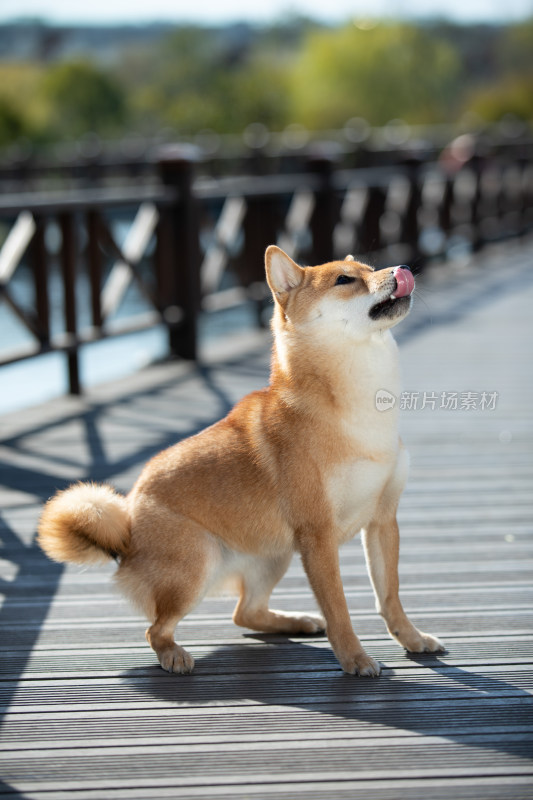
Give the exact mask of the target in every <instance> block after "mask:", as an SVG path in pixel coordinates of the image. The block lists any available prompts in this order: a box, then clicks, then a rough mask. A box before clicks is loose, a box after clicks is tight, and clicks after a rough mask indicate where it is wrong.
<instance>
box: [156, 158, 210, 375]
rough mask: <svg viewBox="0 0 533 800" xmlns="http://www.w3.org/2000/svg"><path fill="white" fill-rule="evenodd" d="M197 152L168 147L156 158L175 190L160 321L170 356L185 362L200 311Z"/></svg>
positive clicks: (191, 354) (192, 352)
mask: <svg viewBox="0 0 533 800" xmlns="http://www.w3.org/2000/svg"><path fill="white" fill-rule="evenodd" d="M197 160H198V151H197V150H196V149H195V148H192V147H185V146H179V145H177V146H171V147H169V148H164V149H163V150H162V151H161V153H160V155H159V161H158V163H159V170H160V174H161V179H162V181H163V183H164V184H165V186H170V187H172V188H174V189H175V190H176V193H177V197H176V199H175V202H174V203H173V205H172V207H171V209H170V214H169V222H170V226H171V238H172V255H171V258H166V257H165V258H164V260H163V262H162V264H161V265H160V267H161V268H162V269H164V270H165V271H166V273H167V274H166V275H164V276H163V275H161V278H162V279H163V280H164V284H165V286H166V287H167V289H166V291H167V292H168V295H167V296H166V297H161V300H162V302H163V317H164V319H165V322H166V324H167V327H168V330H169V345H170V352H171V353H172V354H173V355H177V356H180V357H181V358H186V359H192V360H194V359H196V358H197V355H198V341H197V339H198V336H197V325H198V312H199V309H200V242H199V213H198V204H197V200H196V198H195V197H194V192H193V181H194V172H195V170H194V164H195V162H196V161H197Z"/></svg>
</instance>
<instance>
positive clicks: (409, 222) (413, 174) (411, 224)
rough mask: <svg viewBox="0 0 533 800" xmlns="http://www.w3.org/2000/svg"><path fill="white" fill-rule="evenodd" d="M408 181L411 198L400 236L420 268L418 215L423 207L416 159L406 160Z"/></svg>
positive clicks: (418, 167) (408, 200) (408, 201)
mask: <svg viewBox="0 0 533 800" xmlns="http://www.w3.org/2000/svg"><path fill="white" fill-rule="evenodd" d="M404 163H405V164H406V166H407V179H408V181H409V196H408V198H407V206H406V209H405V216H404V218H403V223H402V230H401V234H400V238H401V243H405V244H407V245H408V246H409V248H410V252H411V259H412V261H413V262H414V261H417V262H418V265H419V266H420V263H421V255H420V247H419V238H420V224H419V220H418V215H419V211H420V206H421V205H422V191H421V188H420V162H419V160H418V159H416V158H412V159H406V160H405V162H404Z"/></svg>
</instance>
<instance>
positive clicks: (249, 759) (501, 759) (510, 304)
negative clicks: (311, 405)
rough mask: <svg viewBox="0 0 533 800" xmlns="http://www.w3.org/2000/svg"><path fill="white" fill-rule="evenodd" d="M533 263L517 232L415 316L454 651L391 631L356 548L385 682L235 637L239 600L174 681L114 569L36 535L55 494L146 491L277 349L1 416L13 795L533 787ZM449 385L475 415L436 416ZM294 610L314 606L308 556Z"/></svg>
mask: <svg viewBox="0 0 533 800" xmlns="http://www.w3.org/2000/svg"><path fill="white" fill-rule="evenodd" d="M532 266H533V247H531V245H530V244H529V245H528V244H525V245H522V246H519V245H517V244H512V245H510V246H509V245H508V246H506V247H499V248H498V249H495V250H491V251H486V252H485V253H484V254H483V255H482V256H481V257H480V259H479V260H478V262H477V263H476V264H475V265H474V266H473V267H471V268H468V269H466V270H465V271H459V270H457V269H451V268H449V267H443V268H442V270H441V271H439V272H438V273H436V274H434V275H433V278H428V279H427V280H426V281H425V282H424V283H423V284H422V283H421V288H420V300H419V301H418V303H417V307H416V309H415V311H414V312H413V314H412V315H411V317H410V319H409V320H408V321H406V323H405V324H404V326H403V328H401V329H398V338H399V340H400V345H401V354H402V364H403V373H404V389H405V394H404V395H403V396H402V398H401V399H400V401H401V402H402V405H404V406H407V407H406V408H405V410H404V412H403V414H402V430H403V436H404V440H405V441H406V443H407V445H408V447H409V449H410V452H411V461H412V468H411V475H410V480H409V484H408V488H407V490H406V492H405V495H404V497H403V499H402V503H401V508H400V527H401V530H402V554H401V580H402V587H403V599H404V605H405V606H406V608H407V610H408V611H409V612H410V614H411V615H412V618H413V619H414V621H415V622H416V623H417V624H418V625H419V626H420V627H421V628H422V629H426V630H430V631H431V632H433V633H435V634H436V635H438V636H440V637H442V638H443V639H444V640H445V642H446V644H447V647H448V652H447V653H446V654H444V655H438V656H431V655H426V656H416V657H415V656H409V655H407V654H406V653H404V652H403V651H402V650H401V649H400V648H398V646H397V645H396V644H395V643H394V642H392V641H391V640H389V639H388V638H387V636H386V634H385V630H384V627H383V623H382V621H381V620H380V619H379V617H378V616H377V615H376V614H375V612H374V609H373V599H372V595H371V591H370V586H369V582H368V579H367V577H366V572H365V567H364V559H363V554H362V550H361V545H360V542H359V541H358V540H357V539H356V540H354V541H353V542H352V543H350V544H349V545H347V546H346V547H345V548H344V550H343V555H342V564H343V573H344V577H345V585H346V590H347V596H348V600H349V604H350V608H351V610H352V614H353V622H354V625H355V627H356V630H357V632H358V633H359V634H360V635H361V638H362V640H363V642H364V644H365V646H366V647H367V649H368V650H369V651H370V652H371V653H372V654H373V655H374V656H375V657H377V658H378V659H379V660H380V661H381V662H382V664H383V665H384V669H383V673H382V675H381V677H380V678H379V679H377V680H372V679H358V678H354V677H350V676H347V675H344V674H343V673H342V672H341V671H340V669H339V667H338V665H337V663H336V661H335V659H334V657H333V655H332V653H331V651H330V649H329V647H328V645H327V642H326V640H325V638H323V637H321V638H312V639H305V638H303V637H294V638H287V637H277V636H260V635H253V634H251V633H250V632H247V631H245V630H243V629H239V628H236V627H235V626H233V625H232V623H231V611H232V608H233V601H231V600H229V599H226V598H222V599H221V598H218V599H211V600H206V601H205V602H204V603H203V604H202V605H201V607H200V608H198V609H197V611H196V612H195V613H194V614H191V615H190V616H189V617H188V618H187V619H186V620H185V621H184V623H183V624H182V625H181V626H180V628H181V635H180V641H181V642H182V643H184V644H185V645H186V646H187V647H188V648H189V649H190V651H191V653H192V654H193V655H194V657H195V659H196V664H197V666H196V671H195V674H194V675H192V676H190V677H185V678H180V677H177V676H170V675H167V674H165V673H164V672H163V671H162V670H161V669H160V668H159V666H158V665H157V662H156V658H155V656H154V654H153V653H152V651H151V650H150V649H149V648H148V646H147V645H146V643H145V641H144V629H145V627H146V625H145V622H144V620H143V619H141V618H140V617H139V616H138V615H137V614H136V612H135V611H133V610H132V609H131V608H130V607H129V606H128V605H127V604H126V603H125V602H123V601H122V600H121V599H120V598H118V597H117V596H116V595H115V594H114V592H113V588H112V583H111V581H110V577H111V575H112V572H113V568H112V567H109V568H108V569H106V568H99V569H87V570H80V569H78V568H67V569H63V568H62V567H60V566H57V565H54V564H52V563H51V562H49V561H47V559H46V558H45V557H44V556H43V555H42V554H41V552H40V551H39V549H38V548H37V547H36V545H35V543H34V531H35V524H36V520H37V517H38V514H39V510H40V507H41V504H42V502H43V501H44V500H45V499H46V498H47V497H48V496H49V495H50V494H52V493H53V491H54V490H55V489H57V488H60V487H63V486H65V485H66V484H67V483H69V482H71V481H73V480H76V479H84V478H91V479H96V480H109V481H111V482H112V483H114V484H115V485H116V486H117V487H118V488H120V489H122V490H127V489H129V487H130V486H131V484H132V482H133V480H134V479H135V477H136V476H137V475H138V473H139V471H140V469H141V466H142V464H143V463H144V462H145V460H146V459H147V458H148V457H149V456H151V455H152V454H153V453H155V452H156V451H157V450H159V449H160V448H161V447H163V446H165V445H168V444H170V443H172V442H174V441H175V440H176V439H178V438H180V437H182V436H185V435H187V434H190V433H191V432H194V431H196V430H198V429H199V428H201V427H203V426H204V425H206V424H207V423H209V422H211V421H213V420H214V419H215V418H217V417H219V416H220V415H221V414H223V413H224V412H225V411H226V410H227V409H228V408H229V407H230V406H231V405H232V403H233V402H234V401H235V400H236V399H237V398H238V397H239V396H241V395H242V394H243V393H245V392H247V391H249V390H250V389H252V388H256V387H259V386H261V385H263V384H264V381H265V376H266V371H267V364H268V348H267V347H266V346H265V345H262V346H261V347H258V348H251V349H250V350H249V352H248V353H247V354H246V355H242V356H241V357H240V358H238V359H234V360H227V361H226V362H224V363H216V364H213V365H212V366H208V367H206V368H205V369H203V370H198V369H194V368H192V367H188V366H184V365H180V364H173V365H167V366H164V367H163V366H157V367H154V368H151V369H149V370H147V371H145V372H143V373H141V374H140V375H138V376H135V377H132V378H130V379H128V380H125V381H121V382H120V383H117V384H115V385H112V386H107V387H104V388H100V389H98V390H97V391H94V392H92V393H91V394H90V395H89V396H88V397H86V398H85V399H72V398H70V399H69V398H65V399H62V400H59V401H57V402H55V403H52V404H49V405H46V406H41V407H39V408H35V409H31V410H27V411H24V412H21V413H19V414H16V415H11V416H9V417H3V418H1V419H0V426H1V433H2V436H1V438H2V442H1V445H0V461H1V466H0V491H1V506H2V509H1V527H0V537H1V540H2V551H1V556H2V559H3V560H2V562H1V566H2V573H1V574H2V582H1V583H0V591H1V592H2V596H3V605H2V608H1V610H0V626H1V634H2V636H1V640H0V654H1V675H0V679H1V681H0V688H1V692H2V696H1V700H0V703H1V709H2V712H3V720H2V728H1V730H0V736H1V741H2V747H1V752H0V795H1V794H6V795H10V794H11V795H15V796H20V797H26V798H39V799H41V798H43V800H44V798H46V799H47V800H55V798H69V799H70V798H79V799H80V800H84V798H101V799H103V798H105V800H112V799H113V798H128V799H131V800H135V799H136V798H163V797H172V798H204V799H205V800H211V798H219V797H225V798H237V799H238V798H253V800H259V799H260V798H265V800H266V799H267V798H278V800H287V798H289V799H292V798H295V799H297V798H306V799H307V798H309V799H310V798H316V800H324V799H327V798H339V799H340V798H346V800H357V799H358V798H361V800H369V799H370V800H372V799H373V798H375V799H376V800H385V799H387V800H398V798H400V797H406V796H409V797H412V798H415V799H416V798H425V800H436V799H437V798H443V799H444V798H446V800H448V798H450V797H452V798H454V800H460V799H461V798H480V799H481V798H483V800H489V798H498V800H501V798H513V800H520V798H524V800H525V798H532V797H533V760H532V756H533V713H532V712H533V705H532V697H531V694H532V687H533V677H532V670H531V665H532V661H533V626H532V617H533V610H532V604H531V599H532V580H531V579H532V567H533V541H532V535H531V533H532V527H533V526H532V513H531V511H532V507H533V492H532V487H533V462H532V451H533V443H532V434H533V410H532V409H533V403H532V399H531V398H532V395H533V376H532V369H531V365H532V362H533V359H532V356H531V350H532V344H533V341H532V337H531V331H532V328H533V321H532V320H533V310H532V309H533V269H532ZM0 381H1V373H0ZM8 390H9V387H6V386H2V391H8ZM453 392H458V393H459V395H458V401H459V402H458V408H457V409H454V408H453V407H451V408H440V406H441V404H442V397H443V393H444V398H445V403H449V404H451V405H452V406H453V396H452V393H453ZM417 393H418V395H417ZM461 393H464V394H462V395H461ZM466 393H470V394H469V395H468V394H466ZM483 393H485V396H483ZM494 393H497V397H496V396H495V395H494ZM494 401H496V403H495V408H493V407H492V406H493V405H494ZM415 404H416V405H417V408H412V407H409V406H414V405H415ZM422 406H424V407H422ZM433 406H434V407H433ZM471 406H475V407H471ZM484 406H485V407H484ZM275 603H276V605H277V606H279V607H281V608H285V609H300V608H302V609H308V608H312V607H313V605H314V603H313V599H312V596H311V593H310V590H309V588H308V585H307V583H306V580H305V578H304V576H303V572H302V569H301V567H300V565H299V563H298V561H297V560H295V561H294V563H293V565H292V567H291V569H290V570H289V572H288V574H287V575H286V577H285V578H284V580H283V581H282V583H281V584H280V585H279V588H278V589H277V590H276V592H275Z"/></svg>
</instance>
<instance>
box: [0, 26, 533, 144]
mask: <svg viewBox="0 0 533 800" xmlns="http://www.w3.org/2000/svg"><path fill="white" fill-rule="evenodd" d="M147 42H148V40H147ZM118 56H119V57H117V61H116V63H114V64H113V65H107V66H105V67H104V66H97V65H95V64H94V63H92V62H90V61H64V62H54V63H51V64H41V63H37V62H35V63H8V62H4V63H2V62H0V146H5V145H7V144H9V143H11V142H13V141H16V140H17V139H20V138H21V137H22V138H29V139H31V140H33V141H35V142H50V141H64V140H68V139H73V138H78V137H81V136H83V135H84V134H86V133H88V132H92V133H95V134H97V135H98V136H100V137H101V138H109V137H113V136H122V135H125V134H127V133H128V132H129V131H131V130H132V129H133V130H135V131H136V132H138V133H139V134H141V135H146V136H150V135H155V134H157V133H158V132H159V131H161V129H164V128H166V129H170V130H171V131H172V132H173V133H174V134H175V135H176V134H177V135H180V136H193V135H194V134H196V133H198V132H199V131H201V130H204V129H213V130H215V131H217V132H219V133H240V132H242V131H243V130H244V129H245V128H246V127H247V126H248V125H250V124H251V123H254V122H259V123H262V124H263V125H265V126H266V127H267V128H269V129H271V130H282V129H283V128H284V127H285V126H287V125H289V124H290V123H299V124H301V125H304V126H306V127H307V128H309V129H310V130H316V129H331V128H339V127H342V126H343V125H344V124H345V123H346V121H347V120H348V119H350V118H352V117H363V118H365V119H367V120H368V122H369V123H370V124H371V125H381V124H385V123H387V122H388V121H390V120H391V119H394V118H401V119H403V120H406V121H407V122H410V123H432V122H441V121H453V120H454V119H459V118H460V117H461V116H462V114H463V113H464V112H465V111H474V112H476V113H477V114H478V115H479V116H481V117H482V118H483V119H485V120H487V121H495V120H498V119H500V118H501V117H502V116H504V115H506V114H513V115H515V116H518V117H520V118H523V119H532V118H533V20H532V21H530V22H528V23H523V24H521V25H513V26H508V27H504V28H495V27H489V26H476V27H473V28H468V27H460V26H454V25H450V24H447V23H441V24H435V25H433V26H422V25H415V24H407V23H405V24H400V23H385V22H381V23H377V24H361V23H359V24H349V25H345V26H343V27H340V28H325V27H324V26H320V25H318V24H317V23H313V22H310V21H309V20H305V19H300V18H297V17H292V18H288V19H287V20H286V21H285V22H284V23H278V24H277V25H274V26H272V27H270V28H264V29H252V28H249V27H248V28H247V27H246V26H235V27H233V28H227V29H225V28H224V29H212V30H211V29H206V28H200V27H194V26H189V27H182V28H177V29H175V30H174V31H173V32H171V33H170V34H168V33H167V34H165V35H164V36H163V37H162V38H160V39H159V40H158V41H157V43H155V44H154V42H153V40H150V43H145V44H143V45H139V44H136V45H135V48H133V47H132V46H129V47H125V46H123V49H122V50H121V51H120V52H119V54H118Z"/></svg>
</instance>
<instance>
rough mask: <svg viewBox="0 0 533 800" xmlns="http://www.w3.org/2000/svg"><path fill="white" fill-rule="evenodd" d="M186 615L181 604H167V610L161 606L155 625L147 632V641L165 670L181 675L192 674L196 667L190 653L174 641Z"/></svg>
mask: <svg viewBox="0 0 533 800" xmlns="http://www.w3.org/2000/svg"><path fill="white" fill-rule="evenodd" d="M185 613H186V611H185V612H184V610H183V609H182V608H180V607H179V604H176V605H175V606H172V605H168V604H166V608H165V605H161V606H159V607H158V610H157V615H156V618H155V621H154V623H153V625H151V626H150V627H149V628H148V630H147V631H146V639H147V641H148V643H149V645H150V647H151V648H152V650H154V652H155V653H156V655H157V658H158V659H159V663H160V664H161V666H162V667H163V669H165V670H166V671H167V672H177V673H179V674H181V675H187V674H188V673H189V672H192V670H193V667H194V659H193V657H192V656H191V655H190V653H188V652H187V651H186V650H185V649H184V648H183V647H181V646H180V645H179V644H177V643H176V642H175V641H174V630H175V628H176V625H177V624H178V622H179V621H180V619H182V618H183V617H184V616H185Z"/></svg>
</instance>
